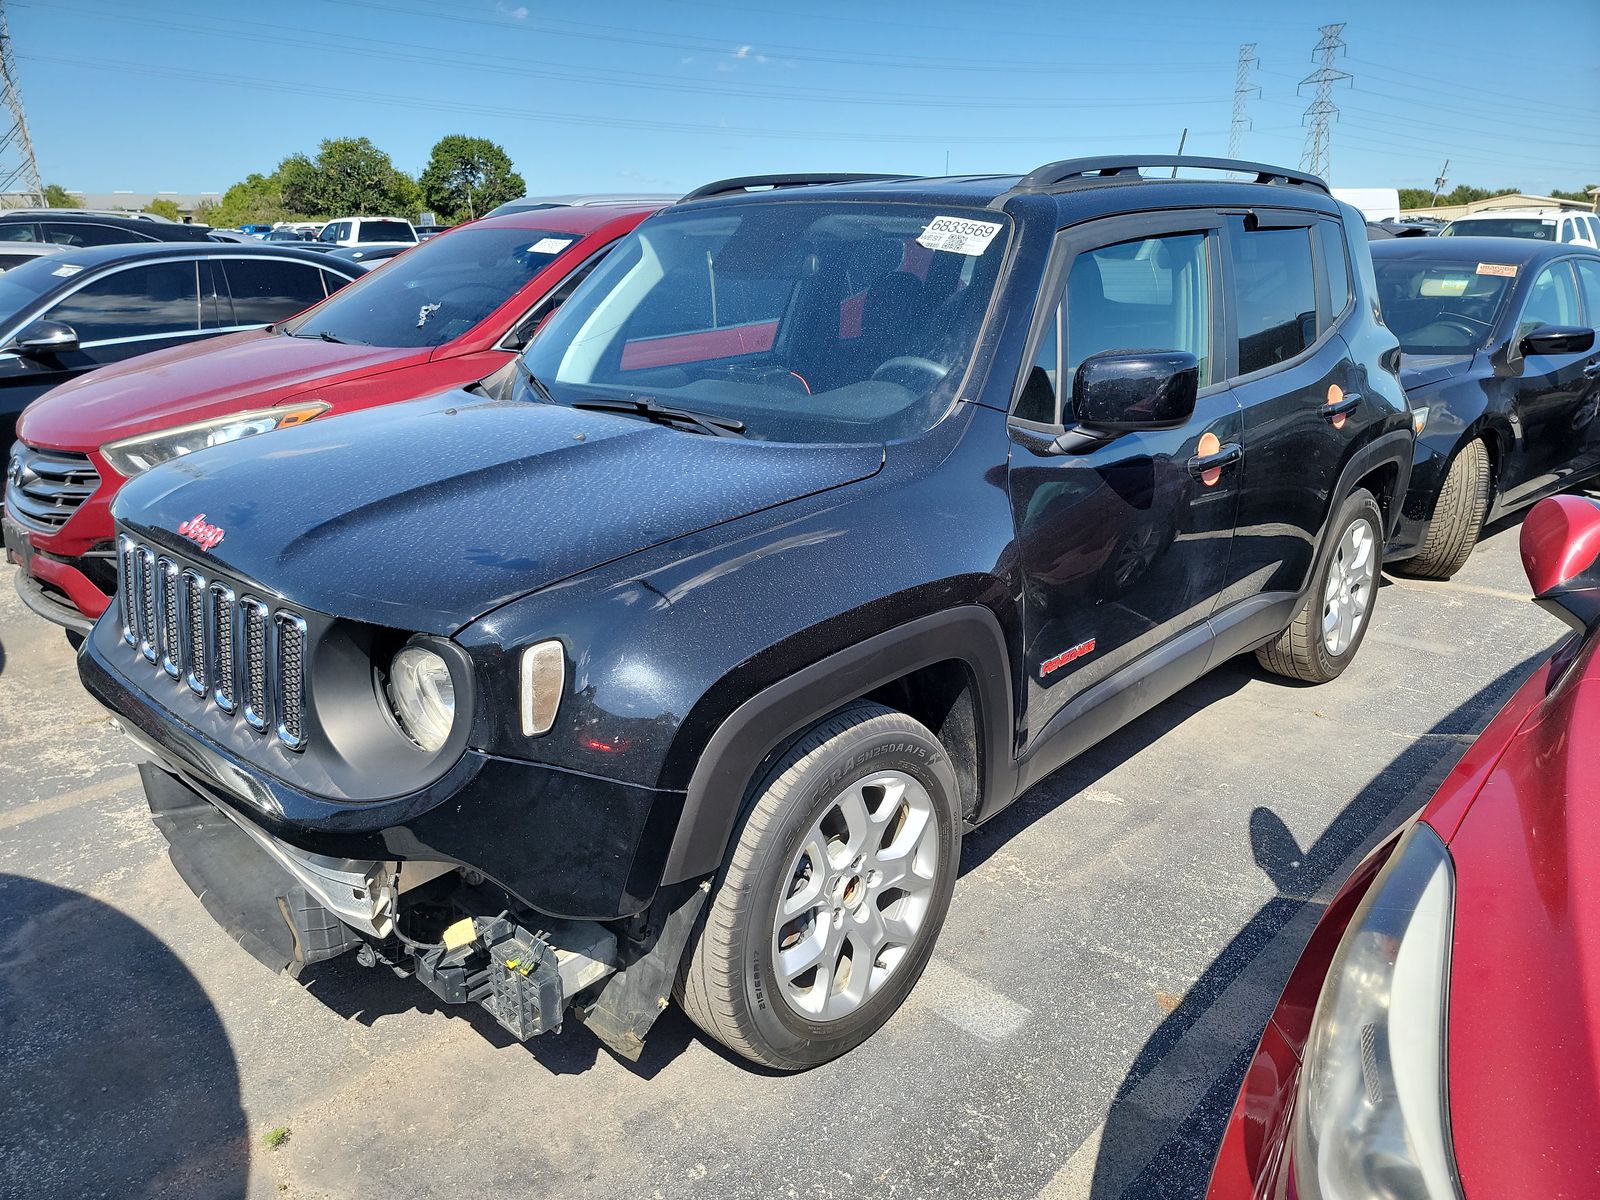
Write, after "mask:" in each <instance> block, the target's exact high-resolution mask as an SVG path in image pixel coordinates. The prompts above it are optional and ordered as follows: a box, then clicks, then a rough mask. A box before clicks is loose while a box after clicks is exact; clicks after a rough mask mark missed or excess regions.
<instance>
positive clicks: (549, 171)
mask: <svg viewBox="0 0 1600 1200" xmlns="http://www.w3.org/2000/svg"><path fill="white" fill-rule="evenodd" d="M7 9H8V12H9V14H10V24H11V33H12V38H13V44H14V49H15V52H16V55H17V59H18V66H19V69H20V72H21V79H22V88H23V97H24V100H25V102H26V105H27V111H28V117H29V125H30V128H31V131H32V134H33V139H34V143H35V147H36V150H37V153H38V157H39V162H40V167H41V169H42V171H43V173H44V175H45V177H46V179H47V180H49V181H54V182H58V183H61V184H64V185H66V186H67V187H69V188H72V189H75V190H80V191H91V192H109V191H113V190H116V189H127V190H136V191H157V190H171V191H180V192H197V191H206V190H221V189H223V188H226V187H227V186H228V185H229V184H231V183H233V182H235V181H237V180H238V179H240V178H242V177H243V176H244V175H245V174H246V173H248V172H250V171H256V170H259V171H268V170H271V169H272V167H273V166H275V165H276V164H277V162H278V161H279V160H280V159H281V158H282V157H284V156H285V155H287V154H291V153H293V152H295V151H307V152H311V151H314V150H315V147H316V144H317V143H318V141H320V140H321V139H322V138H325V137H338V136H357V135H365V136H367V137H370V138H371V139H372V140H373V141H374V142H375V143H377V144H378V145H379V146H380V147H382V148H383V149H385V150H387V151H388V152H389V153H390V154H391V155H392V156H393V158H394V161H395V164H396V165H397V166H399V167H401V168H403V169H405V170H408V171H411V172H417V171H419V170H420V169H421V168H422V166H423V164H424V162H425V161H426V158H427V154H428V150H429V148H430V147H431V146H432V144H433V143H434V141H435V140H437V139H438V138H439V137H441V136H443V135H444V134H448V133H468V134H475V135H482V136H486V137H490V138H493V139H495V140H496V141H498V142H500V143H502V144H503V145H504V146H505V147H506V149H507V150H508V151H509V152H510V154H511V157H512V159H513V160H514V161H515V163H516V165H517V168H518V169H519V170H520V171H521V172H522V174H523V175H524V177H525V178H526V179H527V181H528V187H529V190H530V191H531V192H535V193H537V192H570V191H599V192H610V191H622V190H645V191H658V190H659V191H668V192H671V191H682V190H685V189H687V188H689V187H692V186H695V185H696V184H699V183H703V182H705V181H706V180H708V179H712V178H716V177H719V176H725V175H737V174H745V173H752V172H761V171H774V170H820V169H839V170H879V169H882V170H892V171H904V172H914V173H943V171H944V170H945V166H946V161H947V155H948V163H949V167H950V169H951V170H952V171H954V172H958V173H959V172H977V171H1023V170H1027V169H1028V168H1030V167H1031V166H1034V165H1036V164H1038V163H1039V162H1043V161H1047V160H1049V159H1052V158H1061V157H1067V156H1075V155H1081V154H1096V153H1114V152H1124V151H1132V152H1140V151H1143V152H1149V153H1170V152H1172V151H1173V150H1175V149H1176V148H1177V142H1178V137H1179V133H1180V131H1181V130H1182V129H1183V128H1184V127H1185V126H1187V127H1188V128H1189V141H1188V150H1189V152H1191V153H1197V154H1218V155H1220V154H1224V153H1225V152H1226V150H1227V146H1228V130H1229V122H1230V117H1231V113H1232V103H1233V87H1234V68H1235V58H1236V56H1237V53H1238V48H1239V44H1240V43H1241V42H1249V41H1253V42H1255V43H1256V44H1257V50H1256V53H1257V56H1258V57H1259V60H1260V65H1259V68H1258V69H1256V70H1254V71H1253V72H1252V74H1251V80H1250V82H1251V83H1252V85H1254V86H1257V87H1259V88H1260V89H1261V93H1260V95H1259V96H1257V97H1254V98H1252V99H1251V100H1250V102H1249V108H1248V114H1249V117H1250V120H1251V123H1252V128H1251V129H1250V130H1249V131H1248V132H1246V133H1245V134H1244V137H1243V141H1242V144H1241V155H1242V156H1243V157H1246V158H1254V159H1259V160H1263V161H1267V162H1277V163H1282V164H1287V165H1290V166H1295V165H1298V164H1299V162H1300V156H1301V151H1302V149H1303V147H1304V143H1305V132H1304V129H1303V126H1302V114H1303V112H1304V110H1305V107H1306V105H1307V103H1308V102H1309V99H1310V96H1309V90H1310V89H1302V90H1301V93H1300V94H1298V95H1297V94H1296V85H1297V83H1298V82H1299V81H1300V80H1301V79H1303V78H1304V77H1305V76H1306V75H1308V74H1310V72H1311V71H1312V70H1313V69H1314V65H1313V63H1312V61H1311V50H1312V47H1313V45H1314V44H1315V42H1316V38H1317V30H1316V27H1317V26H1318V25H1319V24H1321V23H1324V22H1329V21H1340V20H1342V21H1345V22H1347V27H1346V29H1345V31H1344V38H1345V41H1346V43H1347V44H1348V50H1347V52H1346V56H1345V57H1344V58H1343V59H1342V60H1341V61H1340V64H1339V65H1340V67H1341V68H1342V69H1343V70H1346V71H1349V72H1350V73H1351V74H1352V75H1353V76H1354V79H1353V80H1352V81H1351V83H1350V84H1348V85H1343V86H1340V87H1338V88H1337V89H1336V91H1335V95H1334V99H1335V100H1336V102H1337V103H1338V104H1339V105H1340V108H1341V110H1342V116H1341V119H1340V121H1339V122H1338V124H1337V125H1335V126H1334V127H1333V134H1332V160H1331V169H1330V171H1329V174H1330V176H1331V177H1332V179H1333V182H1334V183H1336V184H1341V185H1344V186H1348V187H1358V186H1385V185H1393V186H1404V185H1427V184H1431V183H1432V181H1433V178H1434V176H1435V175H1436V174H1438V172H1439V170H1440V168H1441V167H1442V165H1443V164H1444V161H1445V159H1446V158H1448V159H1450V161H1451V167H1450V179H1451V181H1452V182H1453V183H1455V182H1460V183H1476V184H1481V185H1493V186H1517V187H1521V188H1524V189H1527V190H1532V191H1544V190H1545V189H1547V188H1550V187H1575V186H1578V185H1581V184H1588V183H1600V53H1597V51H1600V3H1597V2H1596V0H1548V2H1547V3H1543V4H1540V5H1537V6H1536V7H1533V8H1524V9H1521V10H1519V9H1517V8H1516V7H1513V6H1508V5H1506V4H1505V3H1504V2H1503V0H1495V2H1493V3H1482V2H1479V0H1468V2H1461V0H1455V2H1452V3H1450V4H1441V5H1438V6H1428V7H1427V8H1425V9H1416V8H1414V7H1412V6H1402V5H1397V4H1394V3H1392V2H1390V3H1377V2H1375V0H1343V2H1342V3H1340V4H1337V5H1334V6H1331V7H1324V6H1301V5H1296V4H1294V3H1292V2H1291V3H1288V4H1274V5H1256V4H1244V3H1219V4H1213V5H1209V6H1203V5H1197V4H1194V3H1192V2H1190V3H1177V2H1174V0H1154V2H1145V3H1122V4H1112V5H1103V4H1094V5H1089V4H1083V3H1077V4H1074V3H1070V2H1063V0H1024V2H1022V3H1016V4H995V3H988V4H979V3H972V2H970V0H968V2H957V0H919V2H916V3H901V2H899V0H880V2H879V3H876V4H873V3H867V2H864V0H806V3H804V4H794V3H789V2H786V0H750V2H749V3H741V2H738V0H655V2H653V3H644V2H638V0H610V2H609V3H604V4H601V3H593V2H591V3H588V4H582V3H571V2H570V0H569V2H567V3H560V4H556V3H549V2H547V0H457V2H446V0H438V2H434V3H429V2H426V0H393V2H391V3H384V2H380V0H273V2H271V3H257V4H240V3H228V2H227V0H222V2H220V3H219V2H218V0H204V2H202V0H172V2H170V3H159V4H158V3H148V2H141V0H11V2H10V3H9V4H8V5H7ZM1300 13H1303V14H1304V15H1298V14H1300ZM1407 14H1411V15H1407Z"/></svg>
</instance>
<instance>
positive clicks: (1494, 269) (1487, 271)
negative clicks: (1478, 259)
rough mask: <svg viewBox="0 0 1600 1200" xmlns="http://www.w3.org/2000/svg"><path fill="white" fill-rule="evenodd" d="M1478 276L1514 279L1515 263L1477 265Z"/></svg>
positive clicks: (1515, 275) (1515, 274)
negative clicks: (1501, 276) (1498, 276)
mask: <svg viewBox="0 0 1600 1200" xmlns="http://www.w3.org/2000/svg"><path fill="white" fill-rule="evenodd" d="M1478 274H1479V275H1503V276H1505V278H1507V279H1515V278H1516V277H1517V264H1516V263H1479V264H1478Z"/></svg>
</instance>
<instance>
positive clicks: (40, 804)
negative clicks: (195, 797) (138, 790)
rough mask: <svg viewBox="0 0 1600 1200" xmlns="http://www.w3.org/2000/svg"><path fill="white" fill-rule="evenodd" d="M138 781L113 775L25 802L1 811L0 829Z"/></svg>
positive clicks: (73, 806) (103, 796) (130, 776)
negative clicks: (48, 797) (86, 784)
mask: <svg viewBox="0 0 1600 1200" xmlns="http://www.w3.org/2000/svg"><path fill="white" fill-rule="evenodd" d="M138 783H139V777H138V776H137V775H113V776H112V777H111V778H110V779H102V780H101V781H100V782H99V783H91V784H89V785H88V786H86V787H81V788H77V789H75V790H73V791H70V792H63V793H62V794H61V795H59V796H52V797H50V799H48V800H35V801H34V802H33V803H31V804H25V805H23V806H22V807H21V808H15V809H12V810H11V811H10V812H5V813H0V829H11V828H14V827H15V826H17V825H25V824H27V823H28V822H29V821H37V820H38V819H39V818H41V817H48V816H52V815H53V814H55V813H58V812H65V811H66V810H67V809H69V808H77V807H78V806H79V805H80V804H89V803H92V802H93V801H95V800H101V799H104V798H105V797H107V796H114V795H116V794H117V793H118V792H120V791H122V790H123V789H124V788H131V787H136V786H137V785H138Z"/></svg>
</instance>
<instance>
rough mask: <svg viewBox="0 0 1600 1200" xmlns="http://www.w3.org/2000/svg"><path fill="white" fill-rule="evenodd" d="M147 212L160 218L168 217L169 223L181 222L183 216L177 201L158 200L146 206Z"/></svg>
mask: <svg viewBox="0 0 1600 1200" xmlns="http://www.w3.org/2000/svg"><path fill="white" fill-rule="evenodd" d="M145 212H149V213H154V214H155V215H156V216H158V217H166V218H167V220H169V221H181V220H182V219H183V214H182V213H181V212H179V211H178V202H177V201H176V200H161V199H156V200H152V201H150V203H149V204H147V205H145Z"/></svg>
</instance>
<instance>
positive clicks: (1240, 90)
mask: <svg viewBox="0 0 1600 1200" xmlns="http://www.w3.org/2000/svg"><path fill="white" fill-rule="evenodd" d="M1252 64H1255V65H1257V66H1259V65H1260V60H1259V59H1258V58H1256V44H1255V43H1254V42H1246V43H1245V44H1244V45H1242V46H1240V47H1239V64H1238V66H1237V67H1235V68H1234V72H1233V124H1231V125H1230V126H1229V127H1228V157H1229V158H1238V157H1239V143H1240V142H1241V141H1242V140H1243V139H1244V133H1245V130H1247V129H1249V128H1250V118H1249V117H1247V116H1245V112H1244V102H1245V101H1246V100H1248V99H1249V98H1250V94H1251V93H1252V92H1253V93H1255V94H1256V95H1257V96H1259V95H1260V94H1261V89H1260V88H1258V87H1252V86H1251V84H1250V67H1251V65H1252Z"/></svg>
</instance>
